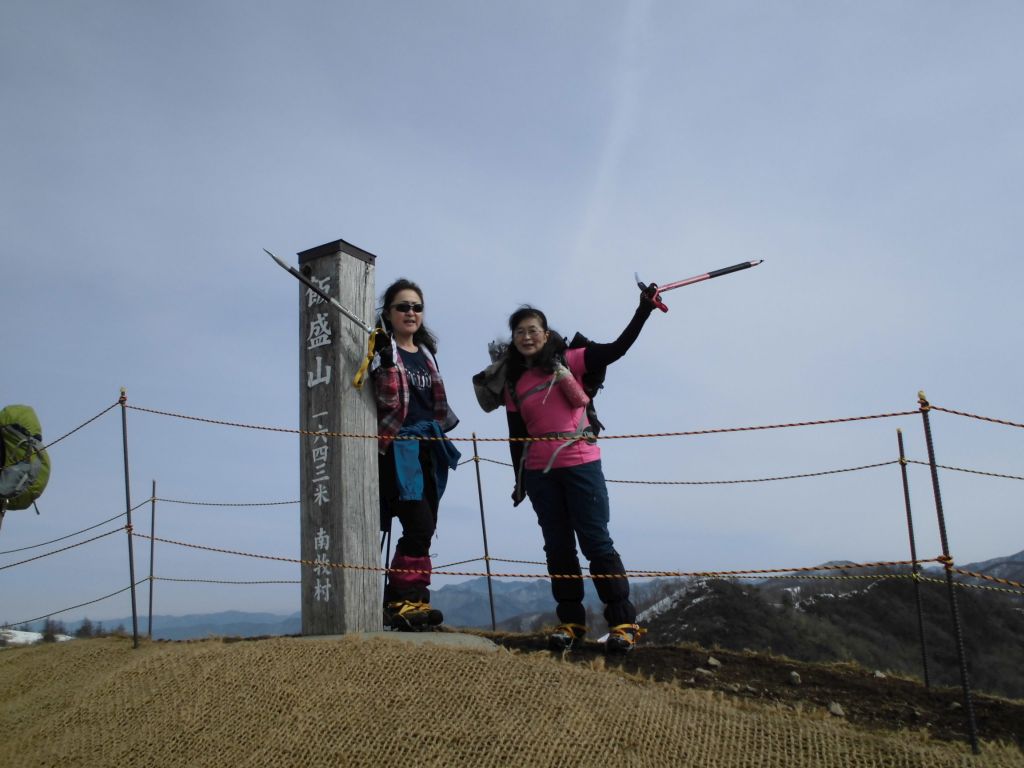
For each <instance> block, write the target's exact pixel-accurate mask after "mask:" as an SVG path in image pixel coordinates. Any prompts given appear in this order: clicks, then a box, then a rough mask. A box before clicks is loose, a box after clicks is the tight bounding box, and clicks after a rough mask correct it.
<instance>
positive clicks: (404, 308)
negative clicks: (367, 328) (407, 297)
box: [391, 301, 423, 314]
mask: <svg viewBox="0 0 1024 768" xmlns="http://www.w3.org/2000/svg"><path fill="white" fill-rule="evenodd" d="M391 308H392V309H397V310H398V311H399V312H403V313H404V312H408V311H409V310H410V309H411V310H412V311H413V312H415V313H416V314H419V313H420V312H422V311H423V305H422V304H419V303H417V304H410V303H409V302H408V301H400V302H398V303H397V304H392V305H391Z"/></svg>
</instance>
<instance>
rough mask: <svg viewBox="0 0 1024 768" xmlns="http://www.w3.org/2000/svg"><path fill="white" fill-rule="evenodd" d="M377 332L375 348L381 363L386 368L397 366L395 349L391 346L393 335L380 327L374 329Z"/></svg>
mask: <svg viewBox="0 0 1024 768" xmlns="http://www.w3.org/2000/svg"><path fill="white" fill-rule="evenodd" d="M374 333H375V334H377V340H376V344H375V347H374V349H375V350H376V352H377V355H378V356H379V357H380V364H381V366H382V367H384V368H394V367H395V351H394V350H393V349H392V348H391V337H390V336H388V334H387V331H384V330H382V329H380V328H378V329H377V330H376V331H374Z"/></svg>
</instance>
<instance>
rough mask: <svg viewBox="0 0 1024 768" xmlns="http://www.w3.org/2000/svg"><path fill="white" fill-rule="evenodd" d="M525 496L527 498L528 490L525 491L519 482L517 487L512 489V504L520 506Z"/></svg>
mask: <svg viewBox="0 0 1024 768" xmlns="http://www.w3.org/2000/svg"><path fill="white" fill-rule="evenodd" d="M525 498H526V491H524V490H523V489H522V488H520V487H519V485H518V484H517V485H516V487H515V488H513V489H512V506H513V507H518V506H519V505H520V504H522V503H523V499H525Z"/></svg>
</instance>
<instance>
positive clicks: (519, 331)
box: [512, 328, 544, 339]
mask: <svg viewBox="0 0 1024 768" xmlns="http://www.w3.org/2000/svg"><path fill="white" fill-rule="evenodd" d="M512 335H513V336H515V337H516V338H517V339H521V338H523V337H524V336H530V337H534V338H536V337H537V336H543V335H544V329H543V328H516V330H515V332H514V333H513V334H512Z"/></svg>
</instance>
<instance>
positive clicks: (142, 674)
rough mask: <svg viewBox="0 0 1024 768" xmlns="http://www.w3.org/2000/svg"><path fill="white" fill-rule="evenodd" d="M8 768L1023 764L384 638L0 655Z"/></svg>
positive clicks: (0, 720) (668, 689)
mask: <svg viewBox="0 0 1024 768" xmlns="http://www.w3.org/2000/svg"><path fill="white" fill-rule="evenodd" d="M0 733H2V734H3V738H2V739H0V765H4V766H18V767H19V768H21V767H24V768H29V767H31V766H58V765H59V766H90V768H99V767H101V766H119V768H127V767H129V766H140V767H141V766H146V767H147V768H149V767H150V766H160V767H161V768H171V767H173V766H190V767H192V766H216V768H224V766H268V767H269V766H275V767H278V766H300V765H301V766H331V767H332V768H335V767H336V766H347V765H359V766H367V765H369V766H375V765H416V766H446V767H447V766H474V767H476V766H518V765H530V766H532V765H538V766H548V765H550V766H559V768H566V767H567V766H592V765H594V766H596V765H615V766H623V767H625V766H663V765H664V766H690V765H692V766H779V767H780V768H782V767H783V766H785V768H792V767H794V766H815V768H827V767H828V766H851V765H853V766H864V767H865V768H874V766H927V767H928V768H940V767H941V766H972V767H974V766H977V767H979V768H981V767H983V766H984V767H986V768H987V767H988V766H1000V767H1001V766H1018V767H1019V766H1022V765H1024V757H1022V753H1021V752H1020V751H1019V750H1017V749H1015V748H1013V747H1008V746H1002V745H988V744H986V745H984V746H983V750H982V754H981V755H980V756H977V757H975V756H971V755H970V754H969V750H968V749H967V747H966V746H964V745H962V744H950V743H941V742H931V741H928V740H926V739H925V738H923V737H921V736H919V735H916V734H902V733H900V734H880V733H875V732H864V731H858V730H857V729H855V728H854V727H852V726H850V725H849V724H847V723H844V722H841V721H838V720H834V719H826V717H824V716H822V715H820V714H810V713H798V712H793V711H792V710H788V709H784V708H782V707H778V706H776V705H771V704H761V703H753V702H742V701H738V700H735V699H726V698H724V697H723V696H721V695H719V694H714V693H709V692H703V691H692V690H683V689H680V688H678V687H674V686H670V685H666V684H661V683H653V682H648V681H644V680H638V679H631V678H627V677H625V676H624V675H621V674H610V673H608V672H604V671H599V670H596V669H590V668H586V667H583V666H579V665H574V664H562V663H559V662H558V661H557V660H554V659H552V658H551V657H550V656H549V655H548V654H546V653H544V654H525V653H513V652H509V651H505V650H502V651H500V652H498V653H481V652H478V651H472V650H466V649H459V648H447V647H439V646H423V647H417V646H409V645H405V644H403V643H397V642H394V641H390V640H386V639H380V638H377V639H360V638H356V637H348V638H343V639H340V640H339V639H331V640H328V639H323V640H304V639H296V638H280V639H272V640H261V641H257V642H238V643H224V642H220V641H218V640H207V641H201V642H194V643H156V644H154V643H145V644H143V645H142V647H140V648H139V649H138V650H133V649H132V648H131V642H130V641H127V640H121V639H104V640H91V641H79V642H73V643H63V644H59V645H45V646H35V647H31V648H23V649H13V650H7V651H4V652H2V653H0Z"/></svg>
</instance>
